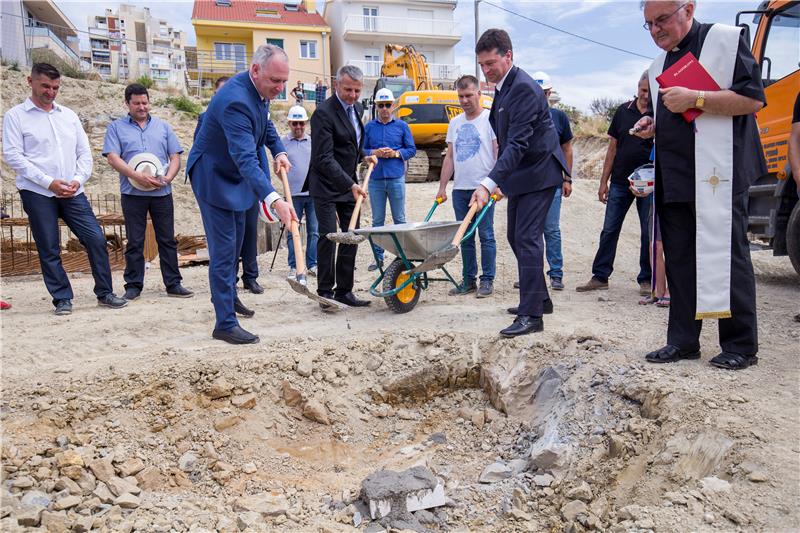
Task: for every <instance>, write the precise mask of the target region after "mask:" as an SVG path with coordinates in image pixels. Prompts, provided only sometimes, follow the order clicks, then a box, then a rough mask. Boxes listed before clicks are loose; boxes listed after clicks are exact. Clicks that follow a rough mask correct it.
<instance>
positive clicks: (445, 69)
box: [347, 59, 461, 81]
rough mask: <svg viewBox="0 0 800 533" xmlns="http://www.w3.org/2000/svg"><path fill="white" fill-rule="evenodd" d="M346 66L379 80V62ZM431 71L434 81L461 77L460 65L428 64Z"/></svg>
mask: <svg viewBox="0 0 800 533" xmlns="http://www.w3.org/2000/svg"><path fill="white" fill-rule="evenodd" d="M347 64H348V65H355V66H357V67H358V68H360V69H361V71H362V72H363V73H364V77H366V78H373V79H374V78H379V77H380V75H381V65H383V63H382V62H381V61H367V60H358V59H356V60H351V61H348V62H347ZM428 69H430V71H431V78H432V79H433V80H434V81H455V80H457V79H458V78H459V77H460V76H461V66H460V65H448V64H445V63H428Z"/></svg>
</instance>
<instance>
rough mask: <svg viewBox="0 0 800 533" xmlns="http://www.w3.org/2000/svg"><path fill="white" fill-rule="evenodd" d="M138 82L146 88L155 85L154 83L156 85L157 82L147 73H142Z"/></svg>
mask: <svg viewBox="0 0 800 533" xmlns="http://www.w3.org/2000/svg"><path fill="white" fill-rule="evenodd" d="M136 83H138V84H139V85H141V86H143V87H144V88H145V89H150V88H152V87H153V85H155V83H154V82H153V78H151V77H150V76H148V75H147V74H142V75H141V76H139V79H137V80H136Z"/></svg>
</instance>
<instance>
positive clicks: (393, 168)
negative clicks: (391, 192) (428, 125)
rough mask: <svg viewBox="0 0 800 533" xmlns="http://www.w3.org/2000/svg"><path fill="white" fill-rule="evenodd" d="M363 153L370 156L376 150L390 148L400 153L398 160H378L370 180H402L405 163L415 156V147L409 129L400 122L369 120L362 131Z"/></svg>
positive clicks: (380, 158) (382, 158) (394, 120)
mask: <svg viewBox="0 0 800 533" xmlns="http://www.w3.org/2000/svg"><path fill="white" fill-rule="evenodd" d="M364 135H365V136H366V139H365V140H364V152H366V154H367V155H372V151H373V150H375V149H377V148H391V149H392V150H397V151H398V152H400V157H399V158H385V157H379V158H378V165H377V166H376V167H375V169H374V170H373V171H372V177H371V179H387V178H402V177H403V176H405V174H406V165H405V162H406V161H407V160H408V159H411V158H412V157H414V156H415V155H417V147H416V146H415V145H414V138H413V137H412V136H411V129H409V127H408V124H406V123H405V122H403V121H402V120H396V119H392V120H390V121H389V122H387V123H386V124H384V123H383V122H381V121H380V120H378V119H377V118H376V119H375V120H371V121H369V122H368V123H367V125H366V127H365V129H364Z"/></svg>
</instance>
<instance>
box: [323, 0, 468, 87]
mask: <svg viewBox="0 0 800 533" xmlns="http://www.w3.org/2000/svg"><path fill="white" fill-rule="evenodd" d="M455 8H456V0H405V1H398V2H393V1H388V0H386V1H384V0H377V1H370V0H366V1H364V0H328V1H326V3H325V11H324V13H323V16H324V17H325V20H326V21H327V22H328V24H329V25H330V27H331V35H332V37H331V63H332V67H333V71H334V72H335V71H336V70H337V69H338V68H339V67H340V66H342V65H347V64H351V65H357V66H358V67H360V68H361V70H363V71H364V75H365V79H366V81H365V90H364V92H365V93H368V94H371V93H372V88H373V87H374V84H375V80H377V78H378V77H380V71H381V65H382V64H383V50H384V46H385V45H386V44H399V45H404V46H405V45H409V44H410V45H413V46H414V47H415V48H416V50H417V51H418V52H421V53H422V54H423V55H424V56H425V58H426V59H427V62H428V66H429V67H430V71H431V76H432V77H433V80H434V82H441V83H443V84H444V85H445V86H446V87H449V86H450V85H451V84H452V83H453V81H455V80H456V79H457V78H458V77H459V76H460V75H461V69H460V67H459V66H458V65H456V64H455V46H456V44H457V43H458V42H459V41H460V40H461V35H460V33H459V31H458V25H457V23H456V22H455V20H454V19H453V12H454V10H455Z"/></svg>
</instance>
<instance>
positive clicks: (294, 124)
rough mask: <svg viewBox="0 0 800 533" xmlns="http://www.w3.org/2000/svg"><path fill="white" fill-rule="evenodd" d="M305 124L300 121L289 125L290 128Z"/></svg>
mask: <svg viewBox="0 0 800 533" xmlns="http://www.w3.org/2000/svg"><path fill="white" fill-rule="evenodd" d="M305 124H306V123H305V122H300V121H297V122H290V123H289V125H290V126H305Z"/></svg>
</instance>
